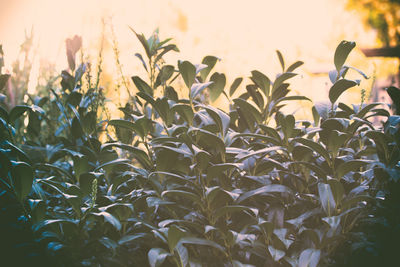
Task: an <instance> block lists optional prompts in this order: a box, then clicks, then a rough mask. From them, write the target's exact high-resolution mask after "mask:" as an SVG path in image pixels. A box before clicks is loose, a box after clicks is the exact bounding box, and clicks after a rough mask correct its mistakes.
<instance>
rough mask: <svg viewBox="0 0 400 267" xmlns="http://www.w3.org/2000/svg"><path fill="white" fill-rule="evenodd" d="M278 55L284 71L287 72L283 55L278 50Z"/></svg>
mask: <svg viewBox="0 0 400 267" xmlns="http://www.w3.org/2000/svg"><path fill="white" fill-rule="evenodd" d="M276 54H277V55H278V58H279V62H280V63H281V67H282V71H283V72H284V71H285V61H284V60H283V56H282V53H281V52H280V51H279V50H276Z"/></svg>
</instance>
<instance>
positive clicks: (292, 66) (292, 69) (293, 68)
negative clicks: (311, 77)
mask: <svg viewBox="0 0 400 267" xmlns="http://www.w3.org/2000/svg"><path fill="white" fill-rule="evenodd" d="M303 64H304V62H303V61H296V62H295V63H293V64H292V65H290V66H289V67H288V68H287V70H286V72H293V71H294V70H295V69H297V68H298V67H300V66H301V65H303Z"/></svg>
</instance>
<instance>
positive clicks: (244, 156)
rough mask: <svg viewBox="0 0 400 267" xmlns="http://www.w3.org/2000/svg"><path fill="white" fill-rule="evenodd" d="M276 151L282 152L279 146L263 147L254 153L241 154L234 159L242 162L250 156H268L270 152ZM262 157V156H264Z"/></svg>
mask: <svg viewBox="0 0 400 267" xmlns="http://www.w3.org/2000/svg"><path fill="white" fill-rule="evenodd" d="M278 150H282V147H280V146H272V147H265V148H262V149H259V150H256V151H247V153H243V154H242V155H237V156H236V158H237V159H238V161H243V160H245V159H247V158H250V157H252V156H255V155H259V154H265V155H266V154H268V153H271V152H276V151H278ZM265 155H264V156H265Z"/></svg>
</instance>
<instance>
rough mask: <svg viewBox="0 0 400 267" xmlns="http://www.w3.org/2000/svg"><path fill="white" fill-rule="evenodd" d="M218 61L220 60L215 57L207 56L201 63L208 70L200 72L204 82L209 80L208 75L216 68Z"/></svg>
mask: <svg viewBox="0 0 400 267" xmlns="http://www.w3.org/2000/svg"><path fill="white" fill-rule="evenodd" d="M218 60H220V59H219V58H217V57H214V56H206V57H204V58H203V61H202V62H201V63H202V64H205V65H207V67H206V68H204V69H202V70H201V71H200V77H201V80H202V81H203V82H204V81H205V80H206V79H207V76H208V74H209V73H210V71H211V70H212V68H214V66H215V64H216V63H217V61H218Z"/></svg>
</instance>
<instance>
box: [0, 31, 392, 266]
mask: <svg viewBox="0 0 400 267" xmlns="http://www.w3.org/2000/svg"><path fill="white" fill-rule="evenodd" d="M135 34H136V33H135ZM136 36H137V38H138V39H139V41H140V43H141V44H142V46H143V48H144V50H145V54H146V56H147V58H144V57H142V56H141V55H140V54H136V56H137V57H138V58H139V59H140V61H141V62H142V65H143V66H144V68H145V70H146V72H147V73H148V78H140V77H139V76H133V77H132V81H133V83H134V85H135V87H136V88H137V93H136V94H134V95H132V96H131V98H130V99H129V102H128V104H127V105H126V106H125V107H121V108H120V110H121V111H122V112H123V113H124V117H123V118H116V119H108V120H107V121H106V122H102V121H101V120H100V118H98V117H97V116H96V114H98V110H97V109H96V108H98V106H94V105H92V104H93V103H92V101H96V96H94V97H93V95H91V91H90V90H83V88H82V82H81V80H82V77H83V75H85V68H84V67H83V66H84V64H81V67H78V68H77V70H76V71H75V72H74V73H69V72H67V71H64V72H63V74H62V80H61V88H60V89H56V88H54V89H53V90H52V91H50V92H51V95H49V96H47V97H48V99H49V100H48V101H49V104H48V105H42V106H39V105H36V104H35V103H25V104H23V105H19V106H15V107H14V108H12V109H10V110H5V109H2V110H1V113H0V115H1V125H2V133H3V134H2V136H5V137H4V138H3V137H2V140H1V142H2V143H1V150H0V152H1V154H0V155H1V156H0V164H1V173H0V174H1V182H2V183H1V190H2V191H1V192H2V193H1V195H0V199H3V198H5V196H7V197H8V198H11V199H13V200H12V202H9V203H7V205H8V206H7V205H6V207H9V206H11V205H18V207H19V211H20V215H21V216H23V218H24V220H26V225H28V226H29V227H30V233H31V235H32V236H34V237H35V241H34V242H36V243H37V244H38V246H39V245H40V246H42V247H43V248H44V247H45V248H46V249H45V250H44V251H46V255H48V256H49V257H50V258H52V259H54V262H56V263H57V266H74V265H77V266H80V265H85V266H97V265H101V266H182V267H184V266H265V265H266V266H319V265H327V264H330V263H332V261H333V259H332V257H331V256H332V255H333V254H332V253H333V252H334V251H335V249H336V248H337V246H339V245H340V244H341V242H343V241H344V240H345V239H346V237H347V234H348V233H349V232H350V231H351V230H352V229H353V227H354V225H355V224H356V223H358V221H359V218H364V217H365V213H366V212H365V210H366V209H365V207H366V205H367V204H368V203H370V201H371V199H374V198H375V197H376V196H377V193H376V192H377V188H378V186H377V185H378V182H377V181H378V180H379V179H386V178H380V177H379V178H377V175H378V174H384V175H383V176H382V177H390V175H391V174H392V173H393V172H396V171H398V155H399V146H398V144H397V143H395V142H394V140H395V139H394V138H395V137H396V136H397V137H398V136H399V130H398V125H399V121H400V120H399V119H398V118H397V117H395V116H392V117H390V118H389V119H388V120H387V122H386V124H385V125H384V128H383V129H381V128H380V127H379V125H378V126H375V125H373V124H372V123H371V122H370V121H369V120H368V118H370V117H372V116H375V115H382V114H386V113H383V112H382V111H379V109H378V108H377V107H378V105H379V104H369V105H366V104H360V105H353V106H352V107H350V106H347V105H345V104H343V103H338V104H336V102H337V101H338V99H339V96H341V95H342V94H343V93H344V92H345V91H346V90H347V89H348V88H350V87H352V86H355V85H356V84H357V82H356V81H350V80H346V79H345V75H346V72H347V70H348V69H349V67H346V70H345V71H342V69H343V68H344V63H345V60H346V58H347V56H348V54H349V53H350V51H351V50H352V48H353V47H354V46H355V44H354V43H349V42H342V43H341V44H340V45H339V47H338V48H337V50H336V53H335V59H334V63H335V68H336V70H334V71H333V72H335V73H334V75H333V74H332V75H331V76H332V77H334V79H333V81H332V83H333V85H332V87H331V90H330V93H329V98H330V104H328V105H327V109H323V108H321V105H317V104H316V105H315V107H314V108H313V115H314V119H315V121H313V122H311V121H299V120H296V118H295V116H294V115H292V114H284V113H283V112H282V107H283V106H285V105H286V104H288V103H290V102H293V101H299V100H302V101H304V100H305V101H310V100H309V99H308V98H306V97H303V96H294V95H291V94H290V92H291V90H290V88H289V87H290V85H289V80H290V79H291V78H293V77H295V76H296V73H293V71H295V69H296V68H297V67H299V66H301V65H302V62H300V61H298V62H295V63H293V64H291V65H289V67H288V68H287V69H286V67H285V66H286V63H285V61H284V58H283V55H282V54H281V53H280V52H279V51H278V52H277V54H278V59H279V61H280V64H281V67H282V71H283V73H280V74H279V75H278V76H277V78H276V79H275V80H272V79H270V78H269V77H268V76H267V75H265V74H263V73H262V72H260V71H257V70H254V71H252V72H251V77H250V79H249V80H248V81H247V82H248V84H246V85H245V86H241V85H242V82H243V78H237V79H235V80H234V81H233V82H232V84H231V86H230V88H229V92H226V90H228V89H226V77H225V75H224V74H222V73H218V72H213V73H212V70H213V67H214V65H215V64H216V63H217V61H218V58H216V57H213V56H207V57H205V58H204V59H203V60H202V63H201V64H192V63H191V62H189V61H179V62H178V64H177V66H176V67H175V66H173V65H166V64H165V62H164V60H163V58H162V57H163V56H164V55H165V54H166V53H168V52H170V51H177V48H176V46H175V45H170V44H167V43H168V42H169V41H170V39H167V40H164V41H160V40H159V37H158V31H156V32H155V33H154V34H153V35H152V36H151V37H150V38H148V39H146V38H145V36H144V35H143V34H142V35H139V34H136ZM77 40H78V39H77ZM71 42H72V41H71ZM77 43H78V42H77ZM71 45H73V44H72V43H71ZM74 47H75V46H74ZM77 49H79V48H77ZM71 51H72V50H71ZM71 51H70V54H71V53H72V52H73V53H76V51H75V50H73V51H72V52H71ZM73 53H72V54H73ZM72 54H71V55H72ZM69 59H70V61H71V62H69V65H70V70H71V71H74V69H75V66H76V64H75V58H74V57H73V56H70V57H69ZM72 61H73V62H72ZM211 73H212V74H211ZM210 74H211V75H210ZM176 80H180V81H181V84H182V85H184V88H176V87H177V85H176V84H178V83H176V84H175V83H174V81H176ZM174 87H175V88H176V89H175V88H174ZM178 89H179V90H178ZM392 90H393V89H391V91H392ZM177 92H179V94H178V93H177ZM182 92H183V93H182ZM239 92H240V93H242V94H241V95H240V96H239V97H237V98H233V95H234V94H236V93H239ZM181 94H182V95H181ZM221 95H224V96H225V97H227V99H228V101H230V104H231V105H230V107H229V111H225V110H222V109H218V108H216V107H213V106H210V105H208V104H207V103H209V102H213V101H215V100H217V99H218V97H220V96H221ZM387 115H389V114H387ZM24 116H27V118H28V120H27V121H28V124H27V125H25V124H21V123H19V124H18V122H20V120H21V119H22V118H24ZM14 127H19V129H20V130H19V131H18V132H17V133H14ZM42 127H43V128H44V129H46V133H47V134H48V137H49V138H48V139H41V138H40V136H39V135H38V134H37V133H38V132H39V131H40V130H41V129H42ZM21 132H22V133H23V136H18V135H17V134H18V133H21ZM15 140H19V142H15ZM394 155H395V156H397V158H395V156H394ZM385 175H386V176H385ZM392 179H393V178H392ZM29 227H28V228H29ZM32 242H33V241H32Z"/></svg>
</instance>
